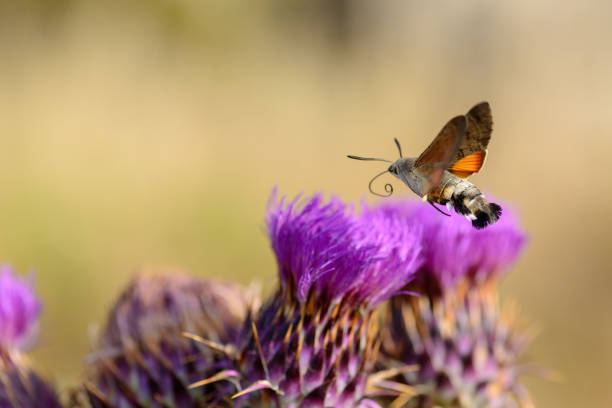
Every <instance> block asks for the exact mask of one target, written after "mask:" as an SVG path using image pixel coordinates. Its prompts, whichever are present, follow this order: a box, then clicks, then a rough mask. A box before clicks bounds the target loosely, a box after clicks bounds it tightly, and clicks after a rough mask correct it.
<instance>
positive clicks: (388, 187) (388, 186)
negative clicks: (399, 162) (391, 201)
mask: <svg viewBox="0 0 612 408" xmlns="http://www.w3.org/2000/svg"><path fill="white" fill-rule="evenodd" d="M388 171H389V170H385V171H383V172H381V173H378V174H377V175H375V176H374V177H372V180H370V182H369V183H368V189H369V190H370V193H372V194H374V195H377V196H379V197H389V196H391V194H393V186H392V185H391V184H389V183H387V184H385V192H386V193H387V194H380V193H377V192H376V191H374V190H372V183H373V182H374V180H376V179H377V178H378V177H380V176H382V175H383V174H385V173H387V172H388Z"/></svg>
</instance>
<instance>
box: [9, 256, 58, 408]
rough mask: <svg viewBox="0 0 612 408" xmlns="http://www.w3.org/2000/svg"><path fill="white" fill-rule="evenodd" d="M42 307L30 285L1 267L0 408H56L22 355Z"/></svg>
mask: <svg viewBox="0 0 612 408" xmlns="http://www.w3.org/2000/svg"><path fill="white" fill-rule="evenodd" d="M41 309H42V306H41V304H40V302H39V301H38V299H37V298H36V296H35V295H34V291H33V289H32V285H31V282H28V281H26V280H25V279H23V278H21V277H18V276H16V275H14V274H13V272H12V270H11V269H10V268H9V267H8V266H2V267H1V268H0V408H56V407H59V406H60V403H59V400H58V398H57V394H56V392H55V390H54V388H53V387H52V386H51V384H50V383H48V382H47V381H46V380H44V379H42V378H41V377H40V376H39V375H38V374H37V373H36V372H35V371H34V370H33V369H32V368H30V367H29V365H28V363H27V361H26V359H25V357H24V356H23V354H22V352H23V351H24V348H25V347H27V346H28V345H30V344H31V343H32V342H33V339H34V335H35V333H36V328H37V326H38V316H39V315H40V312H41Z"/></svg>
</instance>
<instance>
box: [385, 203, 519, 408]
mask: <svg viewBox="0 0 612 408" xmlns="http://www.w3.org/2000/svg"><path fill="white" fill-rule="evenodd" d="M382 208H385V209H386V211H390V212H394V213H396V214H401V216H402V217H403V219H404V220H405V222H407V223H410V224H416V225H419V226H421V228H422V233H423V243H422V245H423V266H422V267H421V268H420V270H419V271H418V273H417V276H416V279H415V280H414V281H413V282H412V283H411V284H410V285H409V289H410V290H412V291H414V292H418V293H420V296H419V297H409V296H405V295H400V296H396V297H394V298H393V299H392V300H391V302H390V306H389V309H388V315H387V317H388V325H387V326H386V328H385V330H384V336H383V351H384V353H383V354H384V355H386V356H387V357H388V358H390V359H392V360H389V359H386V360H383V361H393V360H395V361H400V362H402V363H403V364H408V365H415V367H417V368H416V369H415V370H412V371H407V372H405V373H404V374H402V375H401V376H400V377H401V378H400V380H399V381H400V382H404V383H405V384H406V385H408V386H410V387H412V389H413V390H414V392H415V393H416V396H415V397H412V396H409V398H406V400H405V401H404V402H405V403H407V405H406V406H408V407H431V406H440V407H506V406H517V405H520V406H524V407H528V406H530V404H531V403H530V400H529V397H528V394H527V392H526V391H525V389H524V388H523V386H522V385H521V383H520V382H519V381H518V375H519V369H518V368H517V364H516V361H517V358H518V356H519V355H520V353H521V352H522V350H523V349H524V347H525V345H526V344H527V342H528V337H527V336H526V335H525V334H524V333H521V332H520V331H519V330H517V329H516V328H515V323H514V321H513V320H512V318H508V317H507V316H505V314H504V313H502V312H501V311H500V307H499V300H498V296H497V283H498V279H497V278H499V277H501V276H503V274H504V273H505V272H506V271H507V269H508V267H509V266H510V265H511V264H512V263H513V262H514V261H515V260H516V258H517V257H518V255H519V254H520V252H521V250H522V248H523V246H524V244H525V241H526V239H525V234H524V233H523V231H522V230H521V228H520V227H519V226H518V223H517V221H516V219H515V217H514V216H512V211H511V209H509V206H508V205H505V206H504V210H505V212H504V217H502V218H501V219H500V220H499V222H497V223H495V224H494V225H491V226H489V227H488V228H486V229H483V230H476V229H474V228H473V227H472V226H471V224H470V223H469V222H467V221H466V220H465V219H464V218H463V217H462V216H460V215H457V214H454V215H452V216H451V217H445V216H442V215H440V214H439V213H438V212H437V211H435V210H434V209H433V208H430V207H428V206H424V205H422V204H420V203H414V204H412V203H408V202H393V203H385V204H383V206H382ZM393 367H395V366H394V365H391V367H389V368H393Z"/></svg>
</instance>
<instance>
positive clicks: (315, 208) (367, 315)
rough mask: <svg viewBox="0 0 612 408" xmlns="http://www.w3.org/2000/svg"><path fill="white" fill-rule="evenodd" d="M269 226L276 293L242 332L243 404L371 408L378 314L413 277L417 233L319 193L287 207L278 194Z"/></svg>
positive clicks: (240, 395) (390, 215) (416, 262)
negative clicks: (381, 305) (368, 384)
mask: <svg viewBox="0 0 612 408" xmlns="http://www.w3.org/2000/svg"><path fill="white" fill-rule="evenodd" d="M266 221H267V226H268V232H269V236H270V242H271V246H272V249H273V250H274V253H275V255H276V259H277V263H278V273H279V277H280V287H279V289H278V291H277V292H276V293H275V294H274V295H273V296H272V297H271V298H270V299H269V300H268V301H267V302H266V303H265V304H264V306H263V307H262V308H261V309H260V311H259V313H258V315H257V316H256V317H255V318H254V319H253V320H252V321H251V322H249V324H247V325H246V326H245V333H244V337H245V339H246V341H245V343H244V345H243V346H242V348H241V358H240V359H239V364H238V368H239V371H240V372H241V373H242V375H243V385H244V387H243V390H242V391H241V392H239V393H237V394H236V395H235V397H237V404H238V405H237V406H253V404H255V403H262V402H263V405H264V406H267V405H266V404H274V403H275V404H278V405H279V406H287V407H310V406H312V407H318V406H334V407H358V406H372V404H373V402H372V401H370V400H368V399H366V398H365V397H366V394H367V391H366V382H367V380H368V377H369V375H370V374H372V371H373V368H374V363H375V355H376V349H377V345H376V344H377V343H376V339H377V328H376V327H377V326H376V319H375V318H374V317H373V310H374V308H375V307H376V306H377V305H378V304H379V303H380V302H382V301H384V300H386V299H388V298H389V297H391V296H392V295H394V294H396V293H398V292H399V291H400V290H401V288H403V287H404V286H405V285H406V284H407V283H408V282H410V280H411V279H412V278H413V276H414V273H415V272H416V270H417V268H418V267H419V265H420V264H419V253H420V241H421V236H420V232H419V229H418V228H413V227H411V226H410V225H409V224H407V223H404V222H401V221H400V220H398V219H397V218H396V217H395V214H394V213H389V212H386V211H384V210H379V209H370V208H368V207H367V206H364V207H363V210H362V214H361V215H358V214H356V212H355V211H354V209H353V208H352V207H350V206H347V205H346V204H344V203H343V202H342V201H340V200H339V199H336V198H332V199H330V200H329V201H328V202H325V201H324V200H323V198H322V197H321V196H320V195H315V196H314V197H311V198H309V199H305V200H302V201H300V200H299V199H295V200H293V201H291V202H288V203H286V202H285V200H284V199H280V200H277V199H276V196H275V193H273V195H272V198H271V200H270V205H269V209H268V213H267V217H266Z"/></svg>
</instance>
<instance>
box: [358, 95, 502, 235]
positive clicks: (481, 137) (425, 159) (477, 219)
mask: <svg viewBox="0 0 612 408" xmlns="http://www.w3.org/2000/svg"><path fill="white" fill-rule="evenodd" d="M492 131H493V118H492V116H491V107H490V106H489V103H488V102H481V103H479V104H478V105H476V106H474V107H473V108H472V109H470V111H469V112H468V113H467V114H465V115H460V116H456V117H454V118H452V119H451V120H450V121H448V123H447V124H446V125H444V127H443V128H442V130H441V131H440V133H438V135H437V136H436V137H435V139H434V140H433V142H431V144H430V145H429V146H428V147H427V149H425V151H424V152H423V153H421V155H420V156H419V157H417V158H411V157H403V155H402V148H401V146H400V143H399V141H398V140H397V139H393V140H394V141H395V144H396V145H397V149H398V150H399V155H400V158H399V159H397V160H396V161H395V162H391V161H390V160H385V159H378V158H374V157H360V156H353V155H349V156H347V157H349V158H350V159H355V160H376V161H384V162H388V163H392V164H391V165H390V166H389V168H388V169H387V170H385V171H383V172H381V173H379V174H377V175H376V176H374V177H373V178H372V180H370V183H369V185H368V188H369V189H370V192H371V193H372V194H376V195H379V196H383V197H388V196H390V195H391V194H393V186H391V184H385V192H386V193H387V194H379V193H376V192H374V190H373V189H372V183H373V182H374V180H376V178H378V177H379V176H381V175H383V174H385V173H387V172H389V173H391V174H393V175H394V176H395V177H397V178H398V179H400V180H401V181H402V182H404V184H406V185H407V186H408V187H409V188H410V189H411V190H412V191H413V192H414V193H416V194H417V195H418V196H419V197H422V198H423V201H427V202H428V203H429V204H431V205H432V206H433V207H434V208H435V209H436V210H438V211H439V212H441V213H442V214H444V215H450V214H447V213H445V212H444V211H442V210H441V209H439V208H438V207H436V205H435V203H437V204H441V205H445V206H446V208H447V209H448V211H450V210H451V209H453V208H454V209H455V212H457V213H459V214H463V215H465V216H466V218H468V219H469V220H470V221H471V222H472V225H473V226H474V227H475V228H478V229H481V228H485V227H486V226H487V225H489V224H494V223H495V222H496V221H497V220H498V219H499V217H500V216H501V212H502V209H501V207H500V206H499V205H498V204H495V203H489V202H488V201H487V200H486V198H485V196H484V195H483V194H482V193H481V192H480V190H479V189H478V187H476V186H475V185H474V184H472V183H470V182H469V181H468V180H467V177H469V176H470V175H472V174H474V173H477V172H478V171H480V169H481V168H482V165H483V164H484V160H485V157H486V155H487V146H488V145H489V140H490V139H491V132H492Z"/></svg>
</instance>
